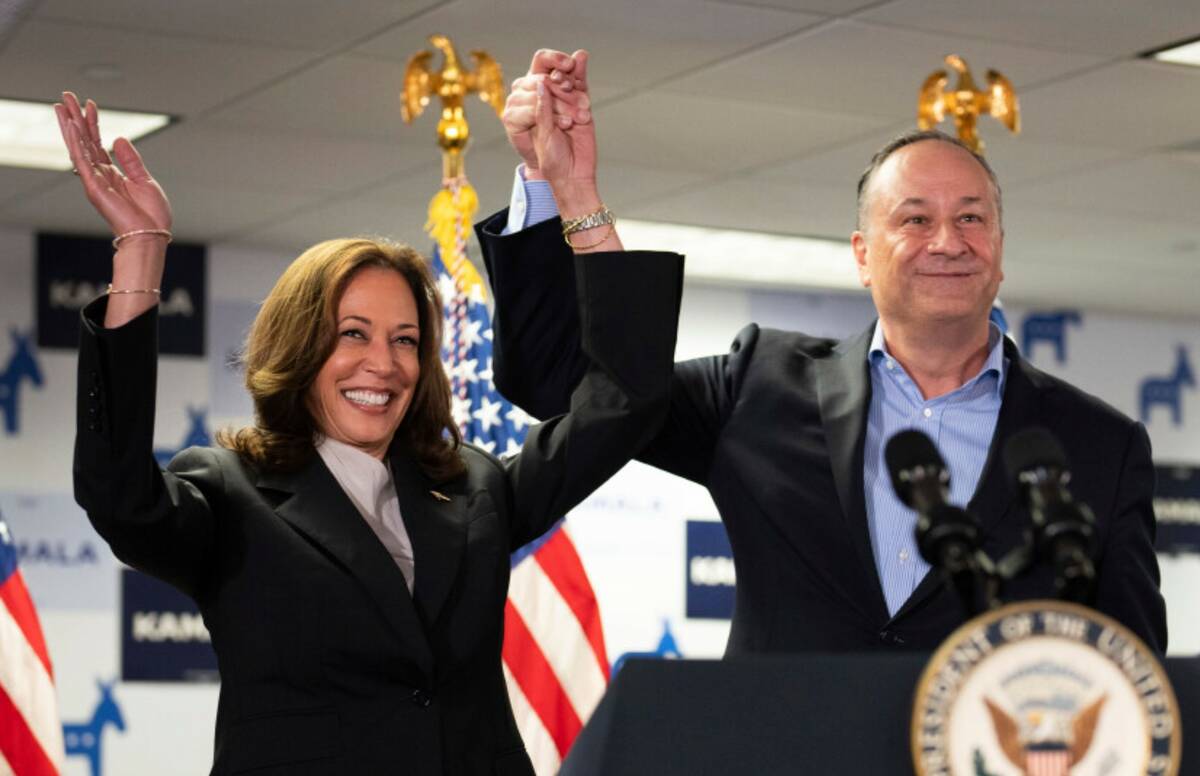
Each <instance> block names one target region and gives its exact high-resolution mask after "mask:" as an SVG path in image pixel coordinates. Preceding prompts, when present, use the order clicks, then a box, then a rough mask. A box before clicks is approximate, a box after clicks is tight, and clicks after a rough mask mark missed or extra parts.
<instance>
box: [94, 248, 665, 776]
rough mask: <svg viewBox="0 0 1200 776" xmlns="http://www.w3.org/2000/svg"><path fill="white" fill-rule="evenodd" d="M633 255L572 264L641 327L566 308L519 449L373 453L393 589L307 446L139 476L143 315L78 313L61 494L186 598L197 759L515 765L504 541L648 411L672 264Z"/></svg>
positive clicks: (220, 452) (149, 431)
mask: <svg viewBox="0 0 1200 776" xmlns="http://www.w3.org/2000/svg"><path fill="white" fill-rule="evenodd" d="M633 261H634V258H633V257H630V258H629V260H627V261H620V262H610V261H599V260H596V259H593V258H590V257H589V258H588V259H587V260H584V261H581V263H580V268H579V275H578V277H579V281H580V282H579V289H578V298H580V299H585V300H586V299H590V298H592V297H593V296H600V297H602V298H611V296H612V295H613V294H616V293H620V294H624V295H625V296H626V298H627V299H629V300H630V302H631V303H632V304H636V305H638V306H639V307H640V308H641V309H643V311H644V312H643V316H642V318H643V322H644V323H645V324H646V328H645V329H639V330H636V331H635V330H632V329H631V328H630V326H629V324H628V322H627V320H628V319H627V318H626V316H624V315H622V314H621V313H619V312H616V311H612V310H610V309H608V308H606V307H599V308H597V309H596V310H594V311H593V310H589V309H585V310H583V311H582V315H581V320H582V321H583V325H582V328H581V329H580V331H581V332H582V341H581V342H580V343H578V344H580V346H581V347H582V349H583V351H584V352H585V353H586V356H585V358H586V359H587V360H588V361H589V363H590V364H591V366H590V367H589V369H588V374H587V377H586V378H585V379H584V382H583V384H582V386H581V387H580V389H579V390H578V391H576V392H575V395H574V397H573V399H574V408H573V411H572V412H571V413H570V414H569V415H565V416H563V417H559V418H556V419H554V420H552V421H549V422H547V423H544V424H542V425H540V426H538V427H535V428H534V429H532V430H531V431H530V433H529V436H528V439H527V441H526V443H525V446H524V448H523V450H522V453H521V454H520V455H519V456H516V457H515V458H511V459H509V460H507V461H504V462H501V461H499V460H497V459H496V458H495V457H493V456H491V455H489V454H487V453H485V452H483V451H481V450H479V449H477V448H474V447H470V446H464V447H463V448H462V451H461V454H462V457H463V460H464V462H465V463H466V467H467V471H466V473H465V474H464V475H462V476H459V477H457V478H455V479H453V480H451V481H448V482H433V481H431V480H429V479H428V478H426V477H425V475H424V474H423V473H422V472H421V470H420V469H419V468H418V467H417V466H416V465H415V464H414V462H413V458H412V457H411V456H409V455H406V454H405V451H404V450H400V449H395V450H393V451H392V452H391V454H390V458H389V462H390V464H391V467H392V472H393V475H394V480H395V483H396V489H397V492H398V495H399V499H400V511H401V515H402V517H403V519H404V523H405V526H406V528H407V530H408V533H409V535H410V537H411V539H412V544H413V552H414V557H415V563H416V579H415V589H414V592H413V595H412V596H410V595H409V593H408V590H407V588H406V586H405V583H404V578H403V576H402V575H401V573H400V570H399V568H398V567H397V566H396V564H395V563H394V562H393V560H392V558H391V557H390V556H389V555H388V552H387V550H386V549H385V548H384V547H383V546H382V544H380V542H379V540H378V539H377V538H376V536H375V535H374V533H373V532H372V531H371V529H370V528H369V527H368V526H367V524H366V523H365V521H364V520H363V519H362V517H361V516H360V515H359V514H358V512H357V510H356V509H355V507H354V506H353V504H352V503H351V501H350V500H349V498H348V497H347V496H346V495H345V493H344V492H343V491H342V490H341V488H340V487H339V485H338V483H337V481H336V480H335V479H334V477H333V475H332V474H331V473H330V472H329V470H328V469H327V468H326V467H325V465H324V463H323V461H322V460H321V459H320V457H319V456H317V455H315V454H314V455H313V456H312V457H311V459H310V460H309V462H308V463H307V465H306V466H305V467H304V468H302V469H301V470H299V471H295V472H291V473H278V472H268V471H259V470H256V469H255V468H254V467H252V466H250V465H248V464H247V463H246V462H245V461H243V460H241V459H240V458H239V457H238V456H237V455H236V454H234V453H233V452H231V451H229V450H225V449H210V448H191V449H189V450H186V451H184V452H182V453H180V454H179V456H177V457H176V458H175V460H174V461H172V462H171V464H170V466H169V467H168V470H167V471H165V472H163V471H160V470H159V469H158V467H157V466H156V465H155V463H154V458H153V456H152V454H151V446H152V436H153V419H154V398H155V374H156V362H157V353H156V351H157V346H156V332H157V317H156V312H154V311H151V312H147V313H146V314H145V315H143V316H141V317H139V318H138V319H136V320H134V321H131V322H130V323H129V324H127V325H125V326H122V327H120V328H117V329H112V330H105V329H103V328H101V326H100V325H99V324H98V323H97V322H98V321H102V320H103V316H104V309H105V304H106V300H105V298H101V299H100V300H98V301H97V302H94V303H92V304H91V305H89V306H88V308H86V309H85V311H84V322H83V331H82V341H81V348H80V357H79V401H78V410H79V427H78V432H77V437H76V451H75V493H76V498H77V500H78V501H79V503H80V504H81V505H82V506H83V507H84V509H86V510H87V513H88V517H89V518H90V520H91V521H92V523H93V525H94V526H95V527H96V530H97V531H98V532H99V533H100V534H101V536H103V537H104V539H105V540H106V541H107V542H108V543H109V545H110V546H111V547H112V550H113V552H114V553H115V554H116V555H117V557H118V558H120V559H121V560H123V561H125V562H126V563H128V564H130V565H131V566H134V567H136V568H138V569H141V570H142V571H145V572H147V573H150V574H153V575H154V576H157V577H159V578H161V579H164V580H166V581H167V582H169V583H171V584H172V585H175V586H176V587H178V588H179V589H180V590H182V591H184V592H185V593H187V594H188V595H190V596H192V597H193V598H194V599H195V600H196V601H197V603H198V604H199V606H200V610H201V612H202V613H203V616H204V620H205V623H206V625H207V626H208V629H209V631H210V632H211V635H212V644H213V648H214V649H215V651H216V653H217V658H218V662H219V667H220V672H221V692H220V701H219V705H218V711H217V726H216V753H215V760H214V764H213V769H212V772H213V773H214V774H233V773H243V772H253V773H254V774H264V775H265V774H289V776H295V775H296V774H301V775H303V774H330V775H332V774H339V775H340V774H382V773H404V774H423V775H424V774H428V775H429V776H433V775H434V774H505V775H507V774H531V773H532V769H531V766H530V763H529V759H528V757H527V755H526V753H525V749H524V746H523V745H522V742H521V739H520V736H519V735H518V733H517V729H516V726H515V724H514V721H513V716H512V711H511V709H510V708H509V703H508V696H507V692H506V689H505V684H504V677H503V674H502V669H501V662H500V654H501V640H502V636H503V622H504V602H505V596H506V593H507V587H508V578H509V554H510V553H511V552H512V551H513V550H514V549H515V548H517V547H518V546H520V545H522V544H524V543H526V542H528V541H530V540H532V539H534V538H535V537H537V536H538V535H539V534H541V533H543V532H544V531H545V530H546V529H548V528H549V527H550V526H551V525H552V524H553V522H554V521H555V520H556V519H557V518H558V517H560V516H561V515H562V514H564V513H565V512H566V511H567V510H568V509H569V508H570V507H571V506H572V505H574V504H575V503H577V502H578V501H579V500H580V499H581V498H583V497H584V496H585V495H586V494H588V493H589V492H590V491H592V490H593V489H594V488H596V487H597V486H599V485H600V484H601V483H602V482H604V480H606V479H607V478H608V477H609V476H611V475H612V474H613V473H614V472H615V471H617V469H619V468H620V467H621V466H622V465H623V464H624V463H625V462H626V461H627V460H628V459H629V458H630V457H631V456H632V455H633V454H634V453H635V452H636V451H637V450H638V449H639V447H640V446H641V445H642V444H644V443H645V442H646V440H648V439H649V438H650V437H651V436H653V433H654V431H655V430H656V429H657V428H658V427H659V425H661V421H662V419H663V417H664V415H665V411H666V397H667V392H668V390H669V384H670V374H671V367H670V364H671V357H672V353H673V351H674V334H673V332H674V330H675V326H676V316H677V314H678V300H679V293H680V287H681V266H682V264H681V262H680V261H679V260H678V258H673V257H659V258H657V259H656V260H650V261H645V260H638V261H637V264H636V266H634V265H633V263H632V262H633ZM634 271H636V272H637V275H638V278H639V282H638V284H637V285H636V286H635V287H626V286H625V279H626V278H627V277H628V274H629V273H631V272H634ZM635 340H636V342H637V343H638V347H639V350H643V351H645V352H640V353H639V354H638V356H637V358H636V359H633V360H632V361H631V360H630V359H629V358H627V357H626V356H625V354H623V353H622V352H621V351H622V350H624V349H627V348H628V347H629V345H628V343H630V342H633V341H635ZM655 362H657V363H655ZM631 363H632V364H636V368H630V364H631ZM434 490H436V491H438V493H439V494H441V495H443V496H445V497H447V498H448V501H445V500H442V499H440V498H438V497H437V496H435V495H434V494H433V491H434Z"/></svg>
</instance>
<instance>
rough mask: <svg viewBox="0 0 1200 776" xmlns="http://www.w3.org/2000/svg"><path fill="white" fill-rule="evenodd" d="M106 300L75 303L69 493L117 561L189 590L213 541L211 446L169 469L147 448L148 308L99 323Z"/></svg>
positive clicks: (216, 473)
mask: <svg viewBox="0 0 1200 776" xmlns="http://www.w3.org/2000/svg"><path fill="white" fill-rule="evenodd" d="M106 305H107V298H106V297H101V298H100V299H98V300H96V301H95V302H92V303H91V304H90V305H88V306H87V307H86V308H84V311H83V324H82V327H81V331H80V343H79V376H78V395H77V400H76V401H77V407H76V410H77V412H76V432H75V462H74V483H75V500H76V501H77V502H79V505H80V506H81V507H83V509H84V510H85V511H86V512H87V515H88V519H89V520H90V521H91V523H92V525H93V526H94V527H95V529H96V531H97V533H99V534H100V536H101V537H103V538H104V540H105V541H106V542H108V544H109V546H110V547H111V548H112V551H113V554H115V555H116V556H117V557H118V558H119V559H121V560H122V561H124V562H125V563H127V564H129V565H130V566H133V567H134V568H137V569H139V570H141V571H144V572H146V573H148V574H152V575H154V576H156V577H158V578H160V579H163V580H165V581H166V582H169V583H170V584H172V585H174V586H175V587H177V588H179V589H180V590H182V591H184V592H185V593H188V594H189V595H193V596H194V595H195V594H196V593H197V590H198V587H199V585H200V584H201V580H202V578H203V574H204V571H205V568H206V565H207V560H208V557H209V555H210V553H211V550H212V547H213V544H214V526H213V517H212V509H211V506H210V503H209V502H210V498H211V496H210V495H206V493H208V494H216V493H220V490H221V488H220V485H221V474H220V467H219V466H218V465H217V461H216V459H215V456H214V455H213V452H212V451H211V450H205V449H200V448H191V449H189V450H186V451H184V452H183V453H181V454H180V455H178V456H176V458H175V460H173V461H172V462H171V466H170V467H169V468H170V471H166V472H164V471H162V470H160V469H159V468H158V465H157V463H156V462H155V460H154V455H153V438H154V409H155V389H156V381H157V371H158V370H157V362H158V309H157V308H152V309H151V310H149V311H147V312H146V313H144V314H142V315H141V316H139V317H137V318H135V319H134V320H132V321H130V322H129V323H127V324H125V325H124V326H121V327H119V328H116V329H105V328H103V327H102V326H101V325H100V324H99V323H98V322H99V321H102V320H103V319H104V311H105V308H106Z"/></svg>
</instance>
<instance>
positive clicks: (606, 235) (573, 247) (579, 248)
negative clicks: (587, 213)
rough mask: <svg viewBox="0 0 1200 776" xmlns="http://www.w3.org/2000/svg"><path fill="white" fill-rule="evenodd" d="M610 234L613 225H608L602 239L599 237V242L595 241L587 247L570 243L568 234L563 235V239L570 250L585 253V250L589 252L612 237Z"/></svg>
mask: <svg viewBox="0 0 1200 776" xmlns="http://www.w3.org/2000/svg"><path fill="white" fill-rule="evenodd" d="M612 233H613V225H612V224H611V223H610V224H609V225H608V231H607V232H605V233H604V236H603V237H601V238H600V239H599V240H597V241H596V242H594V243H589V244H587V245H576V244H574V243H573V242H571V235H569V234H564V235H563V239H564V240H566V241H567V245H569V246H571V250H573V251H586V250H590V249H591V248H595V247H596V246H597V245H600V244H602V243H603V242H604V241H605V240H607V239H608V238H609V237H612Z"/></svg>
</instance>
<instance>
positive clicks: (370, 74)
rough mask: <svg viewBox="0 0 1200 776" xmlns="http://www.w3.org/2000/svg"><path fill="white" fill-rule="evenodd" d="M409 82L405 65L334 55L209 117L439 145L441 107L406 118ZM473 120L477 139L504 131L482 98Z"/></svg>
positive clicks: (472, 108) (472, 110)
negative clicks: (404, 91) (404, 94)
mask: <svg viewBox="0 0 1200 776" xmlns="http://www.w3.org/2000/svg"><path fill="white" fill-rule="evenodd" d="M403 81H404V66H403V64H401V63H398V62H395V61H390V60H385V59H378V58H375V57H363V56H353V55H344V56H338V57H331V58H329V59H327V60H325V61H323V62H321V63H320V64H318V65H316V66H314V67H312V68H310V69H308V70H305V71H303V72H300V73H297V74H295V75H293V76H291V77H290V78H287V79H286V80H283V81H280V82H278V83H276V84H272V85H271V86H269V87H267V88H265V89H263V90H261V91H259V92H257V93H256V94H254V95H252V96H249V97H246V98H245V99H241V100H239V101H237V102H236V103H233V104H230V105H228V106H226V107H225V108H223V109H222V110H219V111H216V112H214V113H212V114H209V115H207V116H205V117H204V121H205V123H206V124H211V125H213V126H220V127H235V128H240V129H254V130H256V131H266V132H276V131H283V132H287V133H289V134H293V135H312V136H316V137H327V138H331V139H339V140H349V141H364V140H367V141H381V142H386V143H389V144H400V145H405V146H409V147H412V148H417V149H423V148H426V147H436V146H435V145H434V144H436V142H437V140H436V138H437V119H438V112H437V110H436V109H433V108H431V109H430V110H427V111H426V112H425V113H424V114H423V115H421V116H420V117H418V118H417V119H416V120H415V121H414V122H413V124H412V125H405V124H404V122H403V121H402V120H401V118H400V88H401V85H402V83H403ZM467 119H468V120H469V121H470V125H471V137H472V138H473V139H474V141H475V142H476V143H482V142H486V141H487V140H489V139H495V138H497V137H500V136H502V135H503V134H504V129H503V127H502V126H501V125H500V121H499V119H498V118H497V117H496V115H495V113H494V112H493V111H492V110H491V109H490V108H488V107H487V106H486V105H484V104H483V103H482V102H480V101H478V100H471V102H470V103H469V105H468V110H467Z"/></svg>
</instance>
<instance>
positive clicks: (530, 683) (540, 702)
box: [503, 600, 583, 758]
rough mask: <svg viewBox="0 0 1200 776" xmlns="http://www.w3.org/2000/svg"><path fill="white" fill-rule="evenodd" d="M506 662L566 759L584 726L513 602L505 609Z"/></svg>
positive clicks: (504, 655) (504, 650) (504, 653)
mask: <svg viewBox="0 0 1200 776" xmlns="http://www.w3.org/2000/svg"><path fill="white" fill-rule="evenodd" d="M503 658H504V663H505V664H506V665H507V666H508V668H509V671H510V672H511V673H512V674H513V676H514V677H516V678H517V686H519V687H520V688H521V692H522V693H524V695H525V698H526V699H527V700H528V701H529V706H530V708H532V709H533V710H534V712H535V713H536V714H537V715H538V717H539V718H540V719H541V721H542V723H543V724H544V726H545V728H546V732H547V733H549V734H550V737H551V738H552V739H554V746H555V748H556V749H557V750H558V754H559V757H560V758H561V757H566V754H567V750H568V749H570V748H571V742H573V741H574V740H575V736H577V735H579V731H580V730H582V729H583V724H582V723H581V722H580V721H579V715H578V714H576V713H575V709H574V707H573V706H572V705H571V701H570V699H569V698H567V694H566V691H564V690H563V687H562V685H561V684H559V682H558V677H557V676H556V675H555V673H554V669H553V668H551V667H550V663H549V661H547V660H546V656H545V654H544V653H543V652H542V648H541V647H540V646H538V643H537V640H536V639H534V637H533V634H532V633H530V632H529V628H528V627H527V626H526V625H525V620H524V619H522V617H521V615H520V613H519V612H518V611H517V610H516V607H514V606H513V605H512V601H511V600H510V601H509V602H508V603H507V604H505V606H504V648H503Z"/></svg>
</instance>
